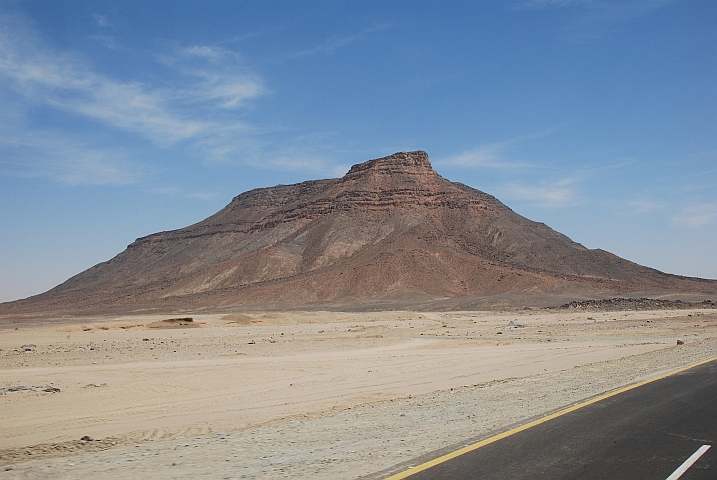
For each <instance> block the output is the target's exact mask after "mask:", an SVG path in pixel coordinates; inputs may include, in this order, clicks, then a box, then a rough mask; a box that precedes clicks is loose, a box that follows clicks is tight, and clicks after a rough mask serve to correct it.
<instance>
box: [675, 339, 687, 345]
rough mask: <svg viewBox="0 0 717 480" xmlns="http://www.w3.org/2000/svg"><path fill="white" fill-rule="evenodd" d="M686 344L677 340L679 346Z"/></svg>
mask: <svg viewBox="0 0 717 480" xmlns="http://www.w3.org/2000/svg"><path fill="white" fill-rule="evenodd" d="M684 344H685V342H683V341H682V340H677V345H684Z"/></svg>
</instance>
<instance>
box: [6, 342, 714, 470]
mask: <svg viewBox="0 0 717 480" xmlns="http://www.w3.org/2000/svg"><path fill="white" fill-rule="evenodd" d="M715 355H717V338H707V339H703V340H699V341H697V340H695V341H691V342H688V343H686V344H685V345H680V346H675V347H671V348H668V349H664V350H660V351H656V352H651V353H647V354H642V355H635V356H632V357H625V358H622V359H619V360H614V361H608V362H601V363H593V364H587V365H583V366H580V367H575V368H572V369H569V370H565V371H560V372H553V373H549V374H544V375H535V376H531V377H526V378H519V379H510V380H503V381H497V382H490V383H486V384H479V385H474V386H469V387H461V388H456V389H452V390H448V391H441V392H436V393H431V394H426V395H420V396H415V397H413V398H410V397H409V398H402V399H398V400H393V401H386V402H380V403H374V404H368V405H362V406H358V407H353V408H348V409H343V410H337V411H332V412H327V413H322V414H317V415H311V416H305V417H298V418H291V419H286V420H281V421H276V422H272V423H270V424H267V425H263V426H260V427H255V428H249V429H246V430H243V431H239V432H232V433H231V434H225V433H224V432H219V433H218V434H214V435H211V436H201V437H196V438H192V439H185V440H182V441H177V440H174V441H160V442H147V443H141V444H137V445H132V446H126V445H125V446H117V447H115V448H110V449H108V450H104V451H99V452H86V453H81V454H78V455H74V456H69V457H68V456H65V457H61V458H45V459H38V460H31V461H25V462H22V463H17V464H14V465H4V466H2V468H0V479H6V478H7V479H14V478H81V477H89V478H95V477H100V476H108V477H110V478H114V479H123V478H197V477H205V478H237V479H239V478H247V479H249V478H251V479H264V478H312V479H340V478H347V479H349V478H358V477H367V478H382V477H384V476H386V475H387V474H388V473H389V472H391V471H393V470H396V465H398V464H402V463H404V462H409V461H411V460H412V459H416V458H417V457H420V456H423V455H427V454H431V452H434V453H435V452H436V451H439V450H445V449H446V448H447V447H450V446H454V445H463V444H464V443H465V442H467V441H468V440H469V439H475V438H479V437H486V436H488V435H490V434H493V433H497V432H499V431H501V430H505V429H506V428H509V427H510V426H512V425H515V424H518V423H523V422H525V421H526V420H528V419H531V418H534V417H536V416H540V415H542V414H545V413H547V412H550V411H553V410H556V409H559V408H562V407H565V406H568V405H571V404H574V403H577V402H579V401H581V400H584V399H586V398H589V397H592V396H595V395H598V394H601V393H604V392H607V391H610V390H613V389H616V388H619V387H621V386H624V385H627V384H630V383H633V382H636V381H640V380H643V379H647V378H650V377H652V376H655V375H658V374H660V373H663V372H666V371H670V370H672V369H675V368H679V367H682V366H686V365H689V364H692V363H695V362H698V361H702V360H705V359H708V358H711V357H714V356H715ZM88 446H89V444H88Z"/></svg>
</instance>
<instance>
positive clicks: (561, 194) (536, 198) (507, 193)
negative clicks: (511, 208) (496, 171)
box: [500, 179, 578, 208]
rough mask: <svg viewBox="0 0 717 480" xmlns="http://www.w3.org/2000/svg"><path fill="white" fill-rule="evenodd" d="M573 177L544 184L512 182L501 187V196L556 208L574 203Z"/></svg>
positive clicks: (575, 196)
mask: <svg viewBox="0 0 717 480" xmlns="http://www.w3.org/2000/svg"><path fill="white" fill-rule="evenodd" d="M574 183H575V179H562V180H559V181H557V182H554V183H552V184H546V185H521V184H512V185H508V186H506V187H503V188H502V189H500V190H502V194H501V196H503V197H505V198H507V199H510V200H518V201H522V202H530V203H531V204H534V205H538V206H541V207H548V208H558V207H568V206H572V205H576V204H577V203H578V196H577V193H576V192H575V190H574V189H573V188H572V185H573V184H574Z"/></svg>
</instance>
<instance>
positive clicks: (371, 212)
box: [0, 151, 717, 314]
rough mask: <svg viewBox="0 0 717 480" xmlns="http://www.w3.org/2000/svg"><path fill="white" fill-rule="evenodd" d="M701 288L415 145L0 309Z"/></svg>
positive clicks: (286, 188)
mask: <svg viewBox="0 0 717 480" xmlns="http://www.w3.org/2000/svg"><path fill="white" fill-rule="evenodd" d="M606 292H685V293H704V294H712V293H715V292H717V281H711V280H702V279H695V278H686V277H680V276H675V275H668V274H665V273H662V272H659V271H657V270H654V269H651V268H647V267H643V266H640V265H637V264H635V263H632V262H630V261H628V260H624V259H622V258H619V257H617V256H615V255H613V254H611V253H608V252H605V251H603V250H599V249H598V250H589V249H587V248H585V247H584V246H582V245H580V244H579V243H576V242H573V241H572V240H570V239H569V238H568V237H566V236H564V235H562V234H560V233H558V232H556V231H554V230H552V229H551V228H549V227H548V226H546V225H544V224H542V223H536V222H532V221H530V220H528V219H526V218H524V217H522V216H520V215H518V214H516V213H515V212H513V211H512V210H511V209H510V208H508V207H506V206H505V205H503V204H502V203H501V202H500V201H498V200H497V199H496V198H495V197H493V196H491V195H488V194H486V193H484V192H481V191H479V190H475V189H473V188H471V187H468V186H466V185H463V184H460V183H454V182H450V181H448V180H446V179H444V178H443V177H441V176H440V175H439V174H438V173H436V172H435V171H434V170H433V168H432V167H431V163H430V161H429V159H428V155H427V154H426V153H425V152H421V151H418V152H407V153H406V152H402V153H396V154H394V155H391V156H388V157H384V158H380V159H376V160H370V161H368V162H364V163H361V164H358V165H354V166H353V167H352V168H351V170H349V172H348V173H347V174H346V175H345V176H344V177H342V178H340V179H329V180H315V181H307V182H303V183H300V184H296V185H278V186H276V187H271V188H260V189H255V190H251V191H249V192H246V193H243V194H241V195H238V196H237V197H235V198H234V199H233V200H232V201H231V203H230V204H229V205H227V206H226V207H225V208H224V209H222V210H220V211H219V212H217V213H216V214H214V215H212V216H211V217H209V218H207V219H205V220H203V221H201V222H199V223H197V224H194V225H191V226H189V227H186V228H182V229H179V230H174V231H169V232H161V233H156V234H153V235H149V236H147V237H143V238H139V239H137V240H136V241H135V242H133V243H132V244H130V245H129V246H128V247H127V249H126V250H125V251H124V252H122V253H120V254H119V255H117V256H116V257H114V258H113V259H111V260H109V261H108V262H103V263H100V264H98V265H96V266H94V267H92V268H90V269H88V270H86V271H85V272H82V273H80V274H78V275H76V276H74V277H72V278H70V279H69V280H67V281H66V282H64V283H63V284H61V285H59V286H57V287H55V288H53V289H52V290H50V291H48V292H46V293H44V294H41V295H38V296H35V297H31V298H29V299H25V300H20V301H16V302H9V303H5V304H2V305H0V314H9V313H22V312H51V311H52V312H62V311H68V312H98V311H135V310H142V311H147V310H183V309H200V308H210V309H220V308H230V307H234V306H251V305H255V306H257V305H263V306H266V305H270V304H271V305H278V306H281V307H283V308H290V307H297V308H298V307H307V306H311V305H314V306H316V305H337V304H341V305H348V306H351V305H358V304H362V303H366V302H383V303H385V304H391V303H395V304H397V305H406V304H410V303H411V302H413V303H416V302H422V303H424V304H425V302H431V301H443V300H445V299H451V298H477V297H486V296H491V295H499V296H504V297H505V296H521V298H525V297H526V296H528V297H530V296H531V295H532V296H536V295H545V294H555V295H573V294H574V295H575V296H577V297H579V298H589V297H590V296H593V297H601V296H604V295H605V294H606Z"/></svg>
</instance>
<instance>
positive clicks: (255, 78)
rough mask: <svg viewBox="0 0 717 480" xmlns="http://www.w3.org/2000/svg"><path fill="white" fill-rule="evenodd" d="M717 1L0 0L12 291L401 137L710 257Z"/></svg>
mask: <svg viewBox="0 0 717 480" xmlns="http://www.w3.org/2000/svg"><path fill="white" fill-rule="evenodd" d="M716 20H717V2H713V1H711V0H705V1H699V0H695V1H688V0H685V1H659V0H652V1H647V0H644V1H639V0H635V1H629V2H628V1H625V2H622V1H597V0H595V1H593V0H582V1H581V0H572V1H571V0H527V1H524V0H515V1H504V2H498V1H495V2H489V1H486V2H449V1H440V2H439V1H435V2H418V1H411V2H401V1H393V2H391V1H377V2H369V1H362V2H339V1H331V2H318V1H306V2H298V1H297V2H281V1H274V2H237V1H227V2H218V1H216V2H209V1H197V2H191V1H182V2H174V1H164V2H146V1H138V2H133V1H121V2H118V1H115V2H103V1H92V2H89V1H87V2H70V1H38V2H33V1H27V0H23V1H12V0H5V1H3V2H2V3H0V107H1V108H0V301H7V300H13V299H17V298H21V297H25V296H28V295H32V294H36V293H40V292H42V291H45V290H47V289H49V288H51V287H53V286H54V285H56V284H58V283H60V282H62V281H64V280H65V279H67V278H69V277H70V276H72V275H74V274H76V273H79V272H80V271H82V270H84V269H86V268H88V267H90V266H92V265H94V264H96V263H98V262H101V261H105V260H108V259H110V258H111V257H113V256H114V255H116V254H117V253H119V252H120V251H122V250H123V249H124V248H125V247H126V246H127V244H129V243H131V242H132V241H133V240H134V239H135V238H137V237H140V236H144V235H147V234H150V233H153V232H157V231H162V230H168V229H174V228H181V227H183V226H186V225H189V224H192V223H194V222H197V221H199V220H201V219H203V218H205V217H207V216H209V215H210V214H212V213H214V212H216V211H217V210H219V209H220V208H222V207H223V206H224V205H226V204H227V203H228V202H229V201H230V200H231V198H232V197H234V196H235V195H237V194H239V193H241V192H244V191H246V190H249V189H252V188H255V187H264V186H271V185H276V184H279V183H284V184H286V183H296V182H300V181H304V180H309V179H316V178H328V177H337V176H341V175H343V174H344V173H345V172H346V171H347V170H348V168H349V167H350V166H351V165H352V164H354V163H359V162H363V161H365V160H368V159H372V158H377V157H381V156H384V155H388V154H391V153H394V152H396V151H407V150H418V149H421V150H426V151H427V152H428V154H429V156H430V158H431V161H432V162H433V165H434V168H435V169H436V170H437V171H438V172H439V173H440V174H441V175H443V176H444V177H446V178H447V179H449V180H454V181H460V182H463V183H466V184H468V185H470V186H472V187H475V188H478V189H480V190H483V191H486V192H488V193H491V194H493V195H495V196H497V197H498V198H499V199H500V200H502V201H503V202H504V203H506V204H507V205H508V206H510V207H511V208H513V210H515V211H517V212H518V213H520V214H522V215H525V216H527V217H528V218H531V219H533V220H536V221H541V222H544V223H546V224H548V225H550V226H551V227H553V228H555V229H556V230H558V231H560V232H562V233H565V234H566V235H568V236H570V237H571V238H572V239H573V240H575V241H578V242H580V243H582V244H584V245H585V246H587V247H589V248H603V249H605V250H608V251H611V252H613V253H615V254H617V255H620V256H623V257H625V258H628V259H630V260H633V261H636V262H638V263H641V264H644V265H648V266H651V267H655V268H658V269H661V270H663V271H667V272H670V273H677V274H683V275H691V276H702V277H708V278H717V248H715V245H717V242H716V241H715V238H717V135H716V134H717V88H716V86H717V28H715V21H716Z"/></svg>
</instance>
